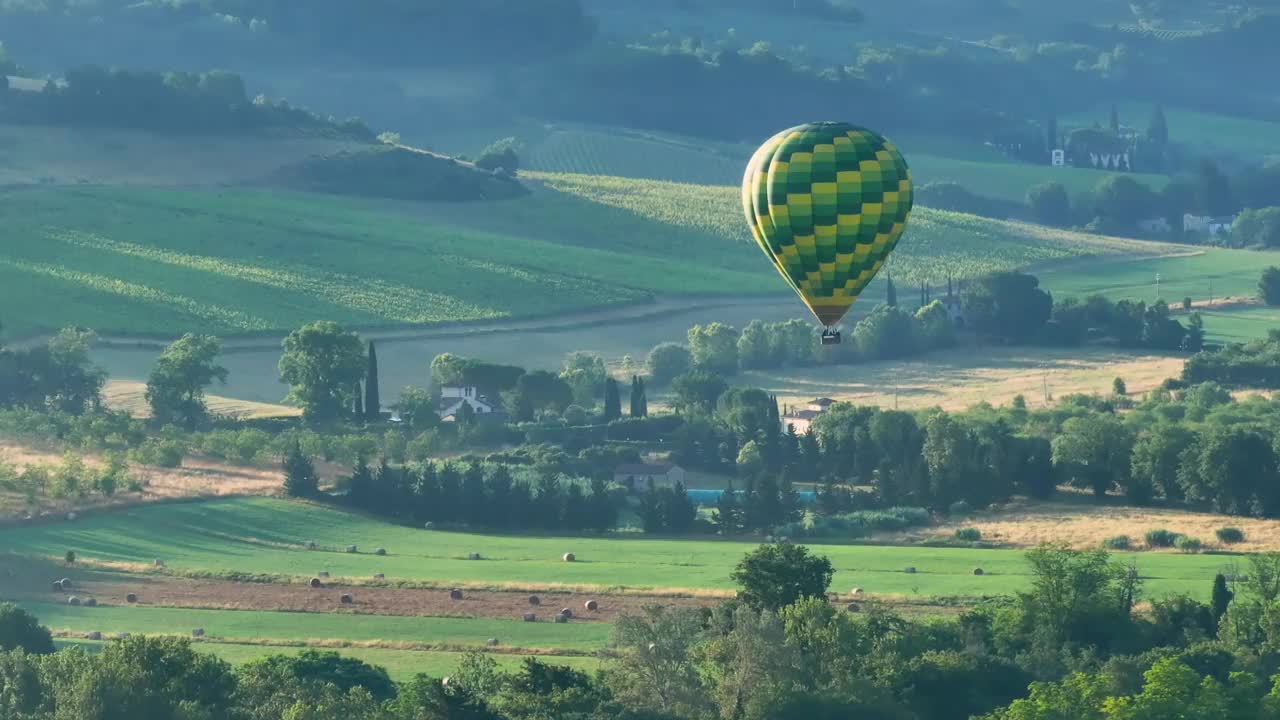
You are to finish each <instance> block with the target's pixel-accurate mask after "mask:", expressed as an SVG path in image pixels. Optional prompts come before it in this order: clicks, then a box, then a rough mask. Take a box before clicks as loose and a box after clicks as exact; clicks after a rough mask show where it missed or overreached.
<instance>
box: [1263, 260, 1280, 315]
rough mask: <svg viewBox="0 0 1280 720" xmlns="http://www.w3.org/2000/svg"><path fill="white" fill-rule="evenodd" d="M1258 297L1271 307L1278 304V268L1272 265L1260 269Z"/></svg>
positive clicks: (1279, 281)
mask: <svg viewBox="0 0 1280 720" xmlns="http://www.w3.org/2000/svg"><path fill="white" fill-rule="evenodd" d="M1258 297H1260V298H1262V301H1263V302H1264V303H1266V304H1268V305H1270V306H1272V307H1275V306H1277V305H1280V268H1278V267H1275V266H1274V265H1273V266H1271V267H1269V268H1267V269H1266V270H1263V271H1262V277H1261V278H1259V279H1258Z"/></svg>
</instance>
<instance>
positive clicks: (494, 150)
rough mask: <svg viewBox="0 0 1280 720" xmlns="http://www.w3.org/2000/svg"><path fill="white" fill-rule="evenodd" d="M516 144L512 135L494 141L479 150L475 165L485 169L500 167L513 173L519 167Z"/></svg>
mask: <svg viewBox="0 0 1280 720" xmlns="http://www.w3.org/2000/svg"><path fill="white" fill-rule="evenodd" d="M518 145H519V144H518V143H517V142H516V139H515V138H513V137H508V138H502V139H501V140H497V141H494V142H493V143H492V144H490V145H489V147H486V148H485V149H484V150H482V151H480V158H479V159H478V160H476V167H478V168H484V169H485V170H498V169H502V170H505V171H506V172H508V173H511V174H512V175H514V174H515V172H516V171H517V170H519V169H520V156H519V155H518V154H517V153H516V148H517V147H518Z"/></svg>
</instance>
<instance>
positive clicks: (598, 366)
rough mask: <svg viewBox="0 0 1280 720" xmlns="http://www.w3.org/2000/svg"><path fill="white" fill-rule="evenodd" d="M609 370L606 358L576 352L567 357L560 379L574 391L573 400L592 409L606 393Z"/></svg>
mask: <svg viewBox="0 0 1280 720" xmlns="http://www.w3.org/2000/svg"><path fill="white" fill-rule="evenodd" d="M608 377H609V370H608V368H607V367H606V366H605V362H604V358H602V357H600V356H599V355H598V354H596V353H593V352H583V351H576V352H571V353H569V354H568V355H567V356H565V360H564V366H563V367H562V368H561V369H560V379H561V380H564V381H565V382H566V383H568V385H569V387H570V388H572V390H573V400H574V402H576V403H578V404H579V405H585V406H588V407H590V406H591V405H593V404H594V403H595V399H596V398H597V397H599V396H600V393H601V392H603V391H604V384H605V380H606V379H607V378H608Z"/></svg>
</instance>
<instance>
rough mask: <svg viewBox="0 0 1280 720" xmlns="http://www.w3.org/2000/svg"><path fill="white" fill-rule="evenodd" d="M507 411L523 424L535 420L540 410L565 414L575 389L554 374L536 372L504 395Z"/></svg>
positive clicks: (526, 376) (524, 378)
mask: <svg viewBox="0 0 1280 720" xmlns="http://www.w3.org/2000/svg"><path fill="white" fill-rule="evenodd" d="M504 399H505V402H506V405H507V409H508V410H509V411H510V412H511V414H512V415H513V416H514V417H515V419H516V420H519V421H521V422H528V421H530V420H533V419H534V415H535V414H536V413H537V412H538V411H539V410H553V411H555V412H557V413H562V412H564V409H565V408H567V407H569V404H570V403H572V402H573V389H572V388H570V387H569V384H568V383H566V382H565V381H564V380H562V379H560V378H559V377H558V376H556V375H555V374H554V373H550V372H547V371H546V370H534V371H533V372H529V373H525V374H524V375H521V376H520V379H519V380H517V381H516V386H515V388H514V389H513V390H511V391H510V392H509V393H505V394H504Z"/></svg>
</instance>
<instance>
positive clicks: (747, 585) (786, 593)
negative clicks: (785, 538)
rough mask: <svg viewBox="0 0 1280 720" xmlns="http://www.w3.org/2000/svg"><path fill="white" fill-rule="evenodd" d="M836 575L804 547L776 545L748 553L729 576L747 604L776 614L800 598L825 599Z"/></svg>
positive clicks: (740, 596)
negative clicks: (832, 578)
mask: <svg viewBox="0 0 1280 720" xmlns="http://www.w3.org/2000/svg"><path fill="white" fill-rule="evenodd" d="M834 572H835V571H834V570H833V569H832V567H831V561H830V560H829V559H827V558H826V557H823V556H818V555H811V554H809V549H808V548H806V547H804V546H803V545H791V544H787V543H774V544H770V545H761V546H760V547H758V548H756V549H755V550H752V551H751V552H749V553H747V555H746V557H744V558H742V560H741V561H739V562H738V565H737V567H736V568H734V570H733V573H732V575H731V576H730V577H732V579H733V581H734V582H735V583H737V584H738V586H739V587H740V588H741V590H739V591H738V598H739V599H741V600H742V601H743V602H744V603H746V604H747V605H749V606H751V607H753V608H756V609H760V610H773V611H777V610H781V609H782V608H784V607H786V606H788V605H791V604H792V603H794V602H796V601H797V600H800V599H801V598H819V599H825V598H826V596H827V588H829V587H830V586H831V577H832V575H834Z"/></svg>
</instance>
